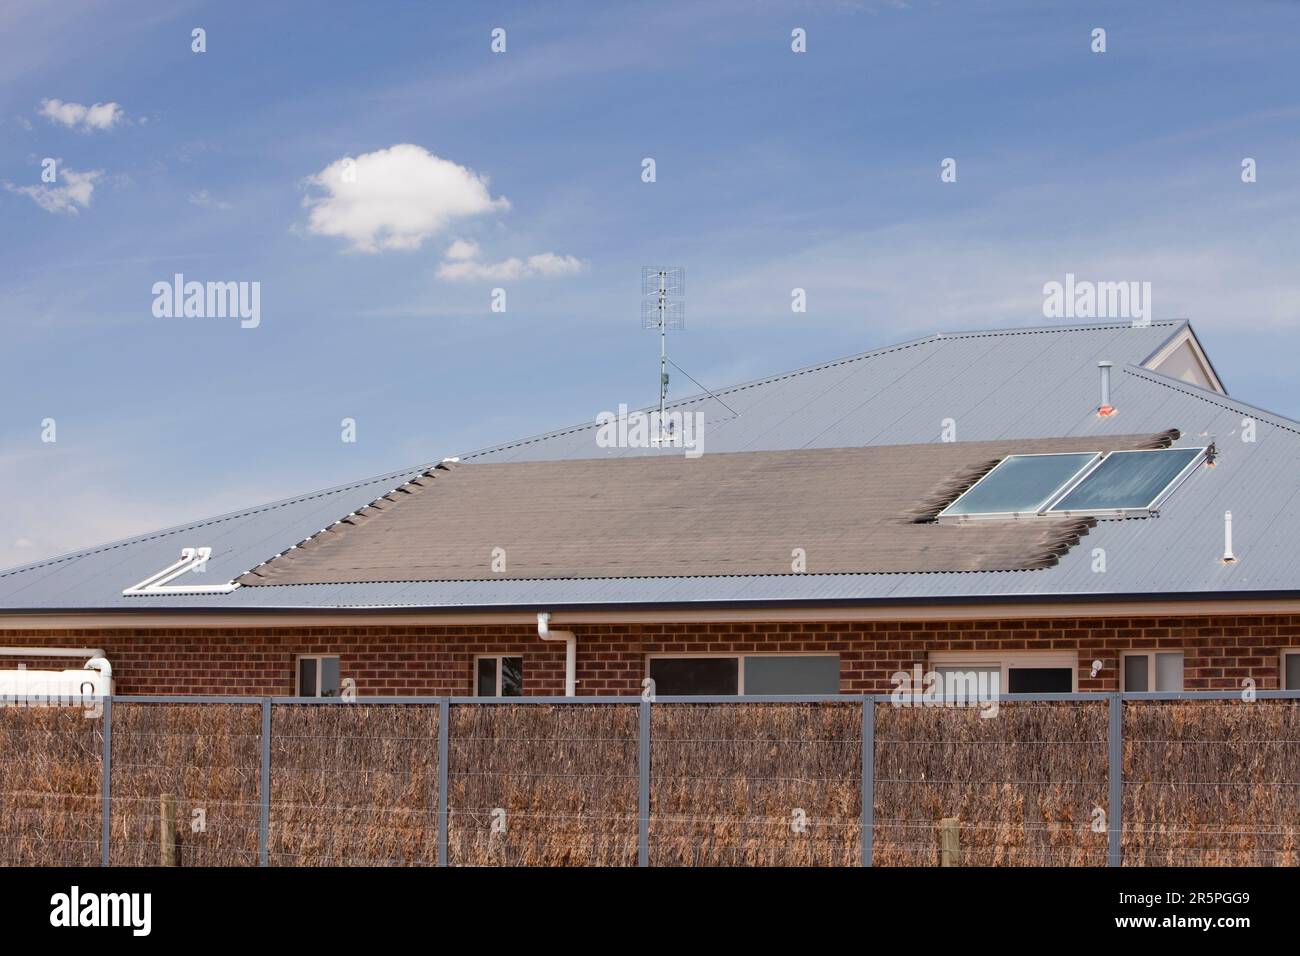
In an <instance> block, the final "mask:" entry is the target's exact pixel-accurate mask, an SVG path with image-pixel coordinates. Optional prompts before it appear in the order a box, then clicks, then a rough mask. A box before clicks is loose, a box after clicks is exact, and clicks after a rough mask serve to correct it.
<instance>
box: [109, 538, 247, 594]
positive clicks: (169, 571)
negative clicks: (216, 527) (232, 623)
mask: <svg viewBox="0 0 1300 956" xmlns="http://www.w3.org/2000/svg"><path fill="white" fill-rule="evenodd" d="M210 557H212V549H211V548H181V558H180V560H179V561H176V562H175V563H173V564H169V565H168V566H167V567H165V568H163V569H162V570H161V571H157V572H155V573H154V574H151V575H149V577H147V578H145V579H144V580H143V581H140V582H139V583H138V584H133V585H131V586H130V587H129V588H126V589H124V590H123V591H122V596H123V597H137V596H142V595H149V594H229V593H230V592H231V591H233V590H235V588H237V587H239V585H238V584H236V583H235V582H234V581H230V582H229V583H227V584H192V585H185V584H171V582H172V581H174V580H176V579H177V578H179V577H180V576H181V575H182V574H185V573H186V572H187V571H193V572H196V573H198V572H202V571H206V570H207V569H208V558H210Z"/></svg>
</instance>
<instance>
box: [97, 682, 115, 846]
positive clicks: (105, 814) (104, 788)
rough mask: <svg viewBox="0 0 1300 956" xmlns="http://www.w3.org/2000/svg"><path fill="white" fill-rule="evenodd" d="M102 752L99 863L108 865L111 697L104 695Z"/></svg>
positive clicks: (111, 780) (111, 791)
mask: <svg viewBox="0 0 1300 956" xmlns="http://www.w3.org/2000/svg"><path fill="white" fill-rule="evenodd" d="M102 729H103V732H104V752H103V754H102V755H101V757H100V761H99V772H100V793H101V796H100V806H99V865H100V866H108V843H109V835H110V834H111V832H112V827H113V815H112V803H113V698H112V696H111V695H105V697H104V723H103V725H102Z"/></svg>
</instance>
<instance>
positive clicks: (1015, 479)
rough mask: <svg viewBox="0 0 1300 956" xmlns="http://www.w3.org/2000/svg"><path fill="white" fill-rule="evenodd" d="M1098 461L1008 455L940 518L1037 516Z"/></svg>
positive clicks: (1087, 456) (1093, 456)
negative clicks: (1070, 483) (1081, 473)
mask: <svg viewBox="0 0 1300 956" xmlns="http://www.w3.org/2000/svg"><path fill="white" fill-rule="evenodd" d="M1100 457H1101V455H1100V454H1098V453H1097V452H1091V451H1088V452H1076V453H1072V454H1064V455H1011V456H1010V457H1008V458H1004V459H1002V461H1000V462H999V463H998V464H997V466H996V467H995V468H994V469H993V470H992V471H990V472H989V473H988V474H987V475H985V476H984V477H983V478H981V479H980V480H979V481H977V482H975V484H974V485H972V486H971V487H970V488H968V489H967V490H966V493H965V494H963V495H962V496H961V497H960V498H958V499H957V500H956V501H954V502H953V503H952V504H950V505H949V506H948V507H947V508H945V509H944V510H943V511H942V512H940V514H939V517H940V518H948V517H959V516H960V517H975V516H978V517H984V518H1007V517H1011V516H1013V515H1017V514H1031V515H1032V514H1038V513H1039V512H1040V511H1042V510H1043V508H1045V507H1046V506H1047V505H1049V504H1051V502H1052V499H1053V498H1055V497H1056V493H1057V492H1058V491H1059V490H1060V489H1061V488H1062V487H1064V486H1065V485H1066V484H1067V483H1068V482H1069V481H1070V480H1071V479H1073V478H1074V477H1075V476H1076V475H1078V474H1079V473H1080V472H1081V471H1083V470H1084V469H1085V468H1087V467H1088V466H1089V465H1091V464H1092V463H1093V462H1095V461H1096V460H1097V459H1099V458H1100Z"/></svg>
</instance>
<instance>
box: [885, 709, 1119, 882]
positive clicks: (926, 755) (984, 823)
mask: <svg viewBox="0 0 1300 956" xmlns="http://www.w3.org/2000/svg"><path fill="white" fill-rule="evenodd" d="M876 721H877V723H876V781H875V791H876V819H875V824H876V845H875V859H874V861H873V862H874V863H875V865H876V866H935V865H938V863H939V836H938V833H939V821H940V820H941V819H944V818H956V820H957V821H958V831H959V832H958V839H959V842H960V855H961V864H962V865H965V866H1105V865H1106V850H1107V839H1106V837H1107V835H1106V827H1105V825H1104V824H1103V825H1102V826H1101V829H1100V832H1096V831H1095V830H1094V829H1093V820H1094V819H1096V814H1098V813H1100V814H1102V815H1103V817H1102V819H1103V820H1104V814H1105V813H1106V807H1107V801H1108V779H1109V765H1108V748H1107V723H1108V714H1107V706H1106V704H1105V703H1104V702H1091V701H1089V702H1082V703H1075V702H1069V703H1021V702H1013V703H1002V704H1001V705H1000V706H999V708H998V714H997V716H996V717H981V716H980V714H979V712H978V711H977V710H975V709H965V708H915V709H911V708H895V707H878V708H877V709H876Z"/></svg>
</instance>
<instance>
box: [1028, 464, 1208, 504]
mask: <svg viewBox="0 0 1300 956" xmlns="http://www.w3.org/2000/svg"><path fill="white" fill-rule="evenodd" d="M1204 456H1205V449H1204V448H1165V449H1161V450H1160V451H1115V452H1111V453H1110V454H1109V455H1107V456H1106V457H1105V458H1103V459H1102V460H1101V462H1100V463H1099V464H1098V465H1097V466H1096V467H1094V468H1093V469H1092V470H1091V471H1089V472H1088V473H1087V475H1085V476H1084V478H1083V480H1082V481H1080V482H1079V483H1078V484H1077V485H1075V486H1074V487H1073V488H1072V489H1070V490H1069V491H1068V492H1067V493H1066V494H1065V495H1064V497H1062V498H1061V500H1060V501H1058V502H1056V504H1054V505H1052V507H1051V508H1050V509H1049V510H1048V514H1063V513H1070V512H1085V513H1087V514H1099V513H1123V512H1131V511H1151V510H1152V509H1154V508H1155V507H1156V506H1157V505H1158V504H1159V503H1160V502H1161V501H1162V500H1163V499H1164V498H1165V497H1167V496H1168V495H1169V494H1170V493H1171V492H1172V491H1173V489H1174V488H1175V487H1177V485H1178V484H1179V483H1180V482H1181V481H1182V479H1184V478H1186V477H1187V475H1188V474H1190V473H1191V470H1192V469H1193V468H1194V467H1195V466H1196V465H1197V464H1199V462H1200V460H1201V459H1202V458H1203V457H1204Z"/></svg>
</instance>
